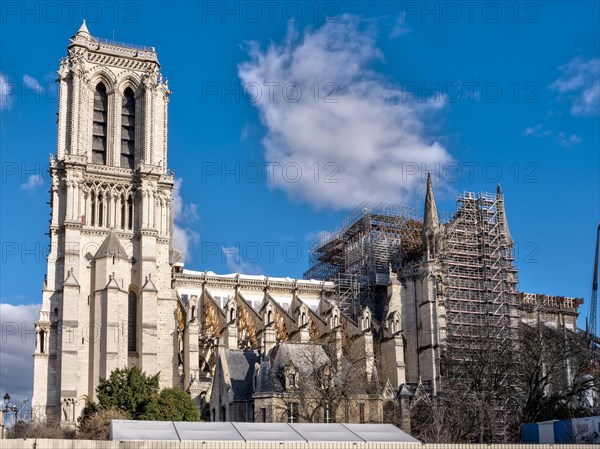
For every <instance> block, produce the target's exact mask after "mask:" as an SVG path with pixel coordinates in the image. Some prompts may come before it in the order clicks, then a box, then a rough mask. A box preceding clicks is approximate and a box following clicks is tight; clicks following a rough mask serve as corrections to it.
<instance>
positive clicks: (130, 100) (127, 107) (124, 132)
mask: <svg viewBox="0 0 600 449" xmlns="http://www.w3.org/2000/svg"><path fill="white" fill-rule="evenodd" d="M134 164H135V96H134V95H133V90H131V88H130V87H128V88H127V89H125V92H124V93H123V106H122V108H121V167H124V168H130V169H133V168H134Z"/></svg>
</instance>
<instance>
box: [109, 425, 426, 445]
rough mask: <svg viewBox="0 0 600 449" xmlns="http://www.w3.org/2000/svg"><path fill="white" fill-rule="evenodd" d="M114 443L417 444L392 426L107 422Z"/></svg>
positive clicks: (416, 441) (413, 439)
mask: <svg viewBox="0 0 600 449" xmlns="http://www.w3.org/2000/svg"><path fill="white" fill-rule="evenodd" d="M110 439H111V440H118V441H131V440H134V441H157V440H161V441H162V440H171V441H282V442H286V441H299V442H311V441H317V442H319V441H321V442H323V441H340V442H343V441H344V442H359V443H362V442H365V443H368V442H381V441H386V442H396V443H418V442H419V441H418V440H417V439H415V438H413V437H411V436H410V435H408V434H407V433H406V432H403V431H402V430H400V429H398V428H397V427H396V426H393V425H392V424H341V423H335V424H312V423H295V424H287V423H231V422H173V421H131V420H114V419H113V420H111V422H110Z"/></svg>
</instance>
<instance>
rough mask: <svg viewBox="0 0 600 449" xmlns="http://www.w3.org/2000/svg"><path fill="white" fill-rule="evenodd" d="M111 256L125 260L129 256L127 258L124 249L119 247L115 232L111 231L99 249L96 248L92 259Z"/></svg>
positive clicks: (119, 243) (121, 246)
mask: <svg viewBox="0 0 600 449" xmlns="http://www.w3.org/2000/svg"><path fill="white" fill-rule="evenodd" d="M112 256H117V257H120V258H121V259H125V260H128V259H129V256H127V253H126V252H125V248H123V245H121V242H119V238H118V237H117V235H116V234H115V231H113V230H112V229H111V231H110V232H109V234H108V235H107V236H106V238H105V239H104V241H103V242H102V245H100V248H98V251H96V255H95V256H94V259H100V258H102V257H112Z"/></svg>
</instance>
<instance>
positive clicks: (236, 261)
mask: <svg viewBox="0 0 600 449" xmlns="http://www.w3.org/2000/svg"><path fill="white" fill-rule="evenodd" d="M221 251H223V255H224V256H225V262H226V264H227V268H229V269H230V270H231V272H232V273H241V274H262V272H263V269H262V268H261V267H259V266H258V265H254V264H252V263H250V262H248V261H246V260H244V259H243V257H242V256H241V255H240V248H239V247H238V246H222V247H221Z"/></svg>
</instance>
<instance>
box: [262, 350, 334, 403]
mask: <svg viewBox="0 0 600 449" xmlns="http://www.w3.org/2000/svg"><path fill="white" fill-rule="evenodd" d="M290 363H292V364H293V365H294V366H295V367H296V368H297V369H298V370H299V371H300V372H301V373H304V374H308V375H310V373H311V371H312V370H313V369H315V367H321V366H323V365H325V364H328V363H331V361H330V359H329V357H328V356H327V353H326V352H325V349H324V348H323V346H321V345H318V344H313V343H280V344H278V345H277V346H275V347H274V348H273V349H271V351H269V353H268V354H267V356H266V357H265V360H264V361H263V362H262V364H261V367H260V371H259V373H258V378H257V380H256V393H270V392H283V391H285V388H284V386H283V384H282V380H283V379H282V377H281V376H280V375H279V373H280V372H281V371H282V369H283V367H285V366H287V365H288V364H290Z"/></svg>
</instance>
